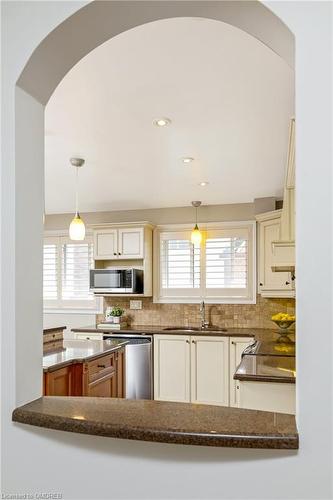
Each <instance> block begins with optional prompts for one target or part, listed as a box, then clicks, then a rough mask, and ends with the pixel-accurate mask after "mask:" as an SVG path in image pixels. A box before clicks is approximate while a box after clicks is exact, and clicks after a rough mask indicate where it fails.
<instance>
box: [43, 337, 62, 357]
mask: <svg viewBox="0 0 333 500" xmlns="http://www.w3.org/2000/svg"><path fill="white" fill-rule="evenodd" d="M62 350H64V342H63V340H62V339H61V340H56V341H55V342H47V343H45V344H43V354H47V353H50V352H53V351H62Z"/></svg>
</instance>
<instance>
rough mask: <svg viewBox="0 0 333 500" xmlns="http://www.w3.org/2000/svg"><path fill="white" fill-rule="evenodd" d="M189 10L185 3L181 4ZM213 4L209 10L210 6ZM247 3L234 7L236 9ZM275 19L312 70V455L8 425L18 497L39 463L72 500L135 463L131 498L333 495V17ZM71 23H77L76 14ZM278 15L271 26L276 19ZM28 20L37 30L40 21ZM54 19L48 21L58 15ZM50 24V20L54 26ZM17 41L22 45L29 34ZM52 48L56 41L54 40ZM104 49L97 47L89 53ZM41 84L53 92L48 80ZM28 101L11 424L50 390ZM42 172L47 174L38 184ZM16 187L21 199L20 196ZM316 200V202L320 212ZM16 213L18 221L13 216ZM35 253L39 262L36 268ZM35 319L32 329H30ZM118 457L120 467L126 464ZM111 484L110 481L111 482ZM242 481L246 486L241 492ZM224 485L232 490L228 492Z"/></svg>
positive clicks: (37, 128) (98, 493) (33, 106)
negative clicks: (332, 234)
mask: <svg viewBox="0 0 333 500" xmlns="http://www.w3.org/2000/svg"><path fill="white" fill-rule="evenodd" d="M96 3H97V2H93V3H91V5H90V8H92V9H93V8H94V5H95V4H96ZM98 3H99V2H98ZM101 3H102V2H101ZM101 3H100V4H101ZM177 3H179V4H180V2H177ZM207 3H208V2H207ZM207 3H205V4H206V5H207ZM223 3H224V2H223ZM235 3H236V2H232V4H235ZM105 4H106V2H105ZM150 4H151V3H150ZM186 4H187V5H186ZM188 4H189V3H188V2H186V3H184V4H183V8H186V7H187V6H188ZM197 4H198V3H197ZM252 4H253V3H252V2H246V3H245V2H244V3H242V5H241V7H243V6H245V5H247V6H250V5H252ZM214 6H215V7H216V8H218V5H217V3H216V2H214ZM260 7H262V5H261V6H260ZM272 9H273V7H272ZM274 11H275V12H278V13H279V15H281V17H282V18H284V19H286V21H287V22H289V23H290V25H291V26H293V27H294V28H295V33H296V36H297V45H298V47H297V49H298V50H297V60H298V71H300V72H299V73H298V78H299V83H298V87H297V91H298V116H299V113H300V114H301V123H302V128H301V133H300V137H299V141H300V144H301V151H300V152H299V160H300V161H301V163H302V169H301V171H300V175H299V181H300V184H299V186H300V191H299V192H300V196H299V199H298V206H299V207H301V208H302V213H303V219H302V220H299V221H298V231H299V236H300V242H301V245H302V252H301V253H300V254H299V259H300V260H299V262H300V264H301V268H302V276H303V277H302V276H301V277H300V281H299V285H300V289H301V290H302V294H301V297H300V301H301V305H302V312H303V317H302V318H300V323H299V325H301V327H302V334H303V336H302V342H301V343H300V345H299V349H300V353H301V360H302V362H301V363H300V365H299V367H298V369H300V371H301V375H302V376H303V377H302V378H303V383H302V384H300V395H299V405H300V407H301V410H302V412H301V420H302V433H303V434H302V440H303V443H304V445H305V446H304V447H303V448H301V450H300V452H299V454H298V455H297V456H295V455H291V454H283V460H281V458H282V455H279V458H280V460H278V461H276V460H275V458H276V454H269V453H266V452H264V451H263V452H262V453H260V454H259V453H258V454H256V458H255V459H254V455H253V450H248V452H247V453H242V454H238V453H237V451H239V450H229V449H228V450H224V451H226V452H228V453H226V454H223V455H221V454H220V453H216V454H214V452H213V451H212V450H208V451H207V450H197V452H195V451H194V449H192V450H191V453H189V450H188V449H186V448H182V449H181V450H179V451H178V452H177V453H172V452H170V448H169V451H167V450H166V447H163V446H161V449H160V452H157V451H156V450H157V448H154V450H155V451H154V452H153V451H152V448H149V447H146V446H141V444H143V443H134V444H133V443H125V442H124V443H123V446H122V445H120V446H119V447H118V446H116V445H114V443H113V444H112V445H110V444H107V443H106V442H105V441H104V440H93V439H79V438H80V437H81V436H77V435H76V436H75V435H64V434H63V433H57V432H55V433H53V434H51V433H49V434H45V433H43V432H42V431H40V430H38V429H33V430H31V429H29V431H27V430H26V429H24V430H22V429H21V428H20V427H18V426H15V425H13V424H12V423H11V422H9V421H6V422H5V423H6V428H5V434H4V441H5V440H6V442H8V443H9V446H8V449H10V451H11V456H9V457H8V463H7V467H8V471H9V477H8V480H7V484H8V485H9V486H8V488H12V489H14V487H15V486H17V477H18V476H17V471H18V469H20V477H21V483H22V484H24V485H25V486H27V487H28V488H30V489H31V490H34V488H35V484H34V481H35V478H36V476H35V475H34V474H35V471H36V465H37V464H38V465H39V466H40V468H41V469H40V470H42V473H43V478H42V485H47V486H49V485H52V487H53V490H54V491H56V490H57V488H58V486H59V483H58V481H56V480H55V479H54V477H55V475H54V473H53V472H51V471H54V470H57V471H59V472H60V474H62V477H63V480H64V482H63V484H64V490H65V494H67V495H68V496H70V497H72V498H74V497H77V496H80V497H81V498H83V497H89V495H90V497H93V496H94V497H100V498H103V497H105V496H106V495H108V494H109V492H110V479H109V476H110V468H109V464H110V463H111V464H112V466H113V472H115V473H114V474H113V477H115V476H116V473H117V472H123V470H122V471H121V468H122V469H124V464H125V462H124V459H125V458H126V464H125V465H126V467H125V469H126V471H129V470H130V471H131V472H133V474H134V475H133V476H131V479H132V480H131V481H128V482H127V484H129V483H131V484H132V490H131V493H129V494H132V496H134V495H137V496H138V497H139V496H140V497H141V498H149V497H151V498H157V497H158V495H160V496H162V495H164V496H166V495H170V497H172V496H176V495H177V494H176V493H175V489H172V488H171V486H170V484H171V482H170V479H169V478H170V477H173V478H174V479H175V482H176V484H177V486H178V487H179V488H180V490H179V491H181V492H184V491H185V489H184V488H186V491H187V492H188V494H192V496H195V495H197V496H198V495H200V494H201V497H206V496H207V497H208V496H210V497H214V496H216V495H217V494H219V493H221V495H220V496H222V495H225V496H228V497H230V496H235V497H238V498H244V497H246V495H248V494H249V484H250V485H251V489H252V493H251V494H252V496H253V494H254V495H256V496H257V498H267V497H270V498H273V497H274V498H276V496H280V497H284V496H285V495H286V488H288V493H287V495H289V496H290V498H299V497H305V496H308V497H310V496H311V497H318V496H319V495H320V496H322V497H327V496H329V494H330V491H331V484H330V469H329V468H330V464H331V449H330V448H329V446H328V442H329V435H330V432H331V414H330V410H329V406H328V404H327V403H328V397H329V396H328V395H329V394H330V393H331V391H330V390H327V388H328V386H329V383H330V380H331V379H330V374H331V371H330V369H329V367H330V366H331V360H330V349H329V346H330V343H331V337H330V331H331V328H330V327H331V323H330V321H331V320H329V318H328V314H327V311H328V310H330V309H331V305H330V300H331V288H330V287H329V285H328V280H327V276H328V275H329V273H330V269H331V268H330V265H331V264H330V259H331V254H330V252H331V246H330V243H329V242H327V244H326V245H323V246H321V248H320V251H318V244H317V242H318V241H320V238H321V237H322V225H323V224H324V225H326V224H327V226H326V229H327V227H328V225H329V224H330V223H331V216H330V215H329V213H328V210H329V207H328V203H327V200H328V199H330V198H329V197H330V186H329V182H327V183H326V182H322V179H323V178H325V179H326V178H329V176H330V169H329V168H328V167H327V165H326V164H325V162H326V161H328V158H329V154H330V153H329V152H328V150H327V149H325V147H326V145H325V141H324V137H323V135H324V136H325V133H324V134H323V135H321V137H320V138H319V137H318V135H316V134H317V132H318V124H322V126H323V127H322V128H323V130H325V131H326V132H327V133H329V131H330V130H331V122H330V117H329V116H328V106H327V101H326V99H327V96H329V95H330V94H329V92H330V90H329V87H330V85H331V81H330V78H331V75H330V64H331V58H330V50H329V49H328V45H329V40H330V34H329V29H330V26H329V23H328V21H327V20H328V18H329V6H328V7H327V9H326V8H325V6H323V5H321V6H320V9H318V10H316V5H315V3H308V4H307V6H306V7H305V6H304V5H303V4H302V5H300V4H299V6H298V5H297V3H295V4H294V5H292V4H290V3H285V2H282V3H277V4H276V5H274ZM68 12H69V13H71V12H72V11H71V12H70V11H68ZM268 14H269V15H271V13H270V12H268ZM67 15H69V14H67V11H66V13H65V14H64V16H63V17H66V16H67ZM27 17H28V19H30V20H31V18H30V17H29V16H27ZM45 17H46V18H47V16H45ZM59 17H61V16H59ZM204 17H205V16H204ZM244 17H245V20H244ZM49 18H51V21H50V22H49V23H48V21H49ZM49 18H47V19H46V26H50V29H49V30H48V31H51V29H52V28H53V26H54V24H53V23H58V22H59V18H57V17H56V16H54V17H52V15H50V16H49ZM247 19H249V17H248V16H243V21H244V22H245V21H246V20H247ZM44 21H45V19H44V17H43V20H42V22H44ZM88 31H89V30H88ZM17 33H19V34H20V30H19V29H18V30H17ZM89 33H90V32H89ZM54 34H56V33H54ZM55 38H57V37H55ZM52 39H53V40H54V41H55V39H54V38H53V37H52V36H51V38H50V39H49V41H51V40H52ZM67 40H68V39H67ZM55 45H57V43H55ZM268 45H269V44H268ZM59 46H60V45H59ZM92 48H93V46H91V47H90V49H89V50H91V49H92ZM66 49H67V46H66V45H65V47H64V48H63V49H62V52H63V54H62V55H63V57H64V58H66V56H67V54H66ZM86 52H88V51H86ZM86 52H85V51H83V53H82V52H81V54H80V56H79V57H78V59H80V57H83V56H84V54H85V53H86ZM277 52H278V51H277ZM22 53H23V54H24V55H23V56H22V57H23V58H25V57H26V52H25V51H24V50H23V51H21V53H20V54H21V55H22ZM319 54H320V57H319V56H318V55H319ZM78 59H77V60H78ZM77 60H74V61H73V60H71V61H70V62H69V63H68V66H67V69H69V68H70V67H72V65H73V64H75V62H77ZM55 61H58V63H59V62H60V63H61V57H60V56H59V57H56V58H55V60H53V63H54V65H55V68H54V69H55V70H56V71H55V73H56V74H57V78H56V80H57V82H59V81H60V80H61V78H62V76H63V75H64V74H65V73H66V71H64V73H62V71H61V70H60V71H58V67H57V64H56V62H55ZM60 63H59V64H60ZM60 66H61V64H60ZM36 74H37V73H36ZM42 75H43V71H42ZM44 76H45V78H49V77H50V75H44ZM40 81H41V82H42V81H43V77H42V78H41V79H40ZM50 81H51V83H50V86H49V87H48V90H50V88H51V93H52V90H53V89H54V88H55V86H56V85H53V83H52V78H51V79H50ZM319 82H320V83H319ZM35 83H36V82H35ZM33 86H34V85H33ZM313 88H316V89H317V97H316V102H315V103H313V101H312V99H313ZM12 92H13V90H12ZM27 93H28V94H29V90H28V88H26V89H25V90H23V91H22V90H21V89H20V88H17V90H16V120H15V119H14V116H13V113H12V110H10V113H9V117H10V118H9V120H8V129H10V130H11V129H12V128H13V127H14V126H15V129H16V134H17V135H16V153H15V149H14V146H13V143H14V133H13V131H11V133H10V134H9V139H10V144H9V153H8V156H7V157H6V159H7V162H8V165H10V168H11V170H12V171H13V170H14V168H16V173H17V177H16V179H15V176H14V175H13V173H12V172H10V173H8V169H7V173H6V179H7V180H8V185H7V187H8V196H7V193H5V195H6V201H7V202H8V207H9V210H8V212H7V217H8V220H9V221H11V227H8V225H9V224H10V223H8V224H6V227H5V235H6V239H7V241H6V249H5V251H6V254H5V258H7V262H6V263H5V275H4V278H5V280H6V283H5V286H6V288H7V290H6V291H7V294H8V297H7V298H6V301H5V308H6V311H5V312H6V315H7V316H8V318H7V320H6V321H5V322H4V325H5V329H6V333H8V335H7V334H6V338H5V342H4V343H5V350H6V353H5V363H4V365H5V368H6V370H7V371H6V380H5V387H6V391H7V392H8V405H7V406H6V407H5V408H4V420H5V419H6V416H5V414H6V415H7V413H8V414H9V413H10V411H11V410H12V409H13V408H14V407H15V405H16V404H21V403H23V402H25V401H27V400H30V399H32V398H34V397H37V396H38V395H39V394H40V390H41V383H40V378H39V377H40V359H41V354H42V353H41V349H40V331H41V329H42V323H41V311H42V304H41V300H40V298H41V283H42V280H41V272H40V262H41V258H42V255H41V245H42V241H41V235H42V231H43V227H42V216H41V215H42V211H43V200H42V193H43V182H42V176H43V149H42V142H43V106H42V105H40V104H39V103H38V92H36V94H34V92H33V89H32V90H31V95H34V96H35V97H31V96H30V95H28V94H27ZM43 95H44V98H45V101H44V102H46V101H47V99H48V96H49V95H50V94H49V93H48V91H47V92H45V93H44V94H43ZM9 97H10V99H9V106H11V107H12V108H13V107H14V100H13V99H11V98H12V95H11V94H10V96H9ZM36 99H37V100H36ZM309 111H310V113H312V114H313V115H314V119H313V120H310V123H309V120H308V113H309ZM15 154H16V158H15V161H14V156H15ZM15 162H16V166H15ZM314 164H316V165H317V166H318V170H316V172H317V173H318V175H316V176H313V175H312V174H313V165H314ZM32 171H34V172H35V174H36V175H34V176H32V175H31V172H32ZM15 183H16V190H15V189H14V184H15ZM14 193H15V195H14ZM318 193H320V194H318ZM9 196H12V200H11V201H9V200H8V197H9ZM14 196H16V200H14ZM309 199H312V200H313V201H314V202H313V203H312V204H311V203H309V202H308V200H309ZM6 207H7V205H6ZM15 210H16V222H15V221H14V216H13V213H14V211H15ZM318 218H320V220H321V221H322V224H318ZM36 221H39V222H36ZM306 225H308V226H310V227H311V237H310V235H309V234H307V232H306V231H307V228H306ZM328 233H329V231H327V233H326V231H325V234H328ZM15 248H16V250H15ZM24 250H25V251H26V254H25V253H24ZM15 251H16V260H15V261H14V259H13V255H14V253H15ZM27 254H29V260H28V258H27ZM315 258H316V259H317V260H318V262H320V263H321V264H322V265H318V266H317V265H316V266H313V265H311V266H310V265H309V262H313V261H314V259H315ZM14 273H15V275H16V277H15V285H14V283H13V281H14V279H13V276H14ZM318 282H319V283H321V288H320V289H321V293H318V288H317V287H316V288H314V287H313V286H312V284H313V283H318ZM319 295H320V302H319V297H318V296H319ZM313 304H315V306H317V307H318V308H319V309H320V310H321V311H322V314H320V315H319V316H317V315H312V314H311V308H312V307H313ZM325 312H326V314H325ZM14 317H15V323H16V324H15V329H16V332H15V336H16V339H14V338H13V337H14V335H11V332H12V330H13V328H12V318H14ZM27 318H28V320H27V321H25V319H27ZM313 331H320V332H321V334H320V335H321V337H320V338H321V343H322V345H324V346H325V347H324V348H323V352H322V355H321V358H320V363H319V357H318V356H315V370H314V371H313V372H312V371H311V376H309V367H314V357H313V342H312V341H313ZM302 356H304V358H303V357H302ZM303 360H304V361H303ZM23 362H25V363H26V365H28V366H29V369H30V372H29V373H30V376H29V377H26V372H25V371H24V367H23V366H22V364H23ZM324 380H325V382H324ZM321 386H324V387H325V390H322V391H320V390H318V388H319V387H321ZM16 388H17V391H16V397H15V389H16ZM319 419H320V420H319ZM318 422H320V425H318ZM314 430H315V432H314ZM136 444H137V445H138V446H137V447H136ZM139 445H140V446H139ZM29 446H31V447H32V449H34V450H36V453H37V454H38V455H39V461H37V463H36V462H35V463H34V464H33V465H32V464H31V462H32V460H31V455H30V453H22V451H26V450H28V447H29ZM218 451H220V450H218ZM46 455H47V456H48V461H47V463H46V460H45V456H46ZM114 455H116V456H115V457H114ZM143 456H145V460H143V459H142V457H143ZM212 457H214V459H213V458H212ZM150 458H152V459H150ZM262 458H265V460H262ZM272 458H274V460H272ZM164 460H168V477H167V479H165V463H163V461H164ZM259 460H260V474H261V475H262V477H265V478H266V480H267V483H269V484H270V488H271V489H270V490H268V489H266V488H264V487H263V483H262V482H260V481H258V482H256V484H255V483H254V482H253V477H257V474H258V461H259ZM314 460H316V463H317V465H318V467H317V468H314V467H313V461H314ZM214 461H215V463H214ZM221 461H223V464H222V465H223V468H221ZM161 462H162V464H161ZM189 462H190V463H191V474H190V479H189V482H188V483H187V484H186V485H185V486H184V478H185V479H186V478H188V477H189V473H188V471H189V469H188V463H189ZM204 462H206V463H204ZM73 463H80V467H79V468H78V469H77V471H75V468H74V467H73ZM92 463H94V465H95V467H97V468H98V469H99V470H100V474H99V476H98V477H97V479H99V480H98V481H96V482H94V481H91V477H92V476H91V464H92ZM43 466H44V469H43ZM51 466H54V467H53V468H52V467H51ZM147 466H148V467H147ZM148 468H149V470H150V473H151V474H150V478H151V481H149V482H148V483H149V484H147V485H146V486H145V487H144V488H143V487H142V482H141V481H140V476H139V474H141V472H142V475H143V476H145V475H146V473H147V470H148ZM96 476H97V474H95V475H94V478H95V479H96ZM106 476H107V479H105V477H106ZM240 476H241V477H242V481H239V477H240ZM282 476H283V478H284V480H283V482H282V481H281V477H282ZM57 477H58V476H57ZM73 477H74V478H75V479H77V483H76V484H75V486H73ZM121 477H122V478H124V479H125V481H127V479H128V476H121ZM141 477H142V476H141ZM221 479H222V481H221ZM71 481H72V482H71ZM221 483H223V485H222V486H221ZM79 484H80V486H79ZM208 484H210V485H211V488H212V489H214V488H215V491H210V492H208V493H207V491H208V490H207V485H208ZM112 488H113V491H114V492H115V495H118V496H123V495H124V493H123V491H122V490H121V489H119V486H118V485H116V484H115V482H114V483H113V484H112ZM222 488H223V492H222ZM235 488H236V491H235ZM11 491H12V490H11ZM217 492H218V493H217Z"/></svg>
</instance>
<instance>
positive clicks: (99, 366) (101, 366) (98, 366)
mask: <svg viewBox="0 0 333 500" xmlns="http://www.w3.org/2000/svg"><path fill="white" fill-rule="evenodd" d="M97 368H105V365H97Z"/></svg>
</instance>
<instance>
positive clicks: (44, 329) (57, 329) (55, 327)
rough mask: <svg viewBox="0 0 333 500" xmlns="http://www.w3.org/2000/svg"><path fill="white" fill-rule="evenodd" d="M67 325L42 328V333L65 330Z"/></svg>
mask: <svg viewBox="0 0 333 500" xmlns="http://www.w3.org/2000/svg"><path fill="white" fill-rule="evenodd" d="M66 328H67V326H53V327H52V328H43V334H44V333H52V332H59V331H63V330H66Z"/></svg>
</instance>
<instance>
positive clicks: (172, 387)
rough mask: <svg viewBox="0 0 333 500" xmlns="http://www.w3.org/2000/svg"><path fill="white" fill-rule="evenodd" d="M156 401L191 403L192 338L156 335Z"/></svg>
mask: <svg viewBox="0 0 333 500" xmlns="http://www.w3.org/2000/svg"><path fill="white" fill-rule="evenodd" d="M154 399H159V400H163V401H181V402H189V401H190V337H189V336H185V335H154Z"/></svg>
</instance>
